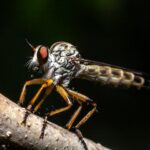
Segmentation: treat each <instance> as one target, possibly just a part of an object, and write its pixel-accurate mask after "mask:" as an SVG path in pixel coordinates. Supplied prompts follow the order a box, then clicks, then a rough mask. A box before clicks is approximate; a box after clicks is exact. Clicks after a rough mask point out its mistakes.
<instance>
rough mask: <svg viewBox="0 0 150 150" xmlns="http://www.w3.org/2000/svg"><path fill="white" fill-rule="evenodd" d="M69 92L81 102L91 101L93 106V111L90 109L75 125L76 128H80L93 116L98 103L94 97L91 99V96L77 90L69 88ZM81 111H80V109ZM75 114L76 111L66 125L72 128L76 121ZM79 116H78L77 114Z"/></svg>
mask: <svg viewBox="0 0 150 150" xmlns="http://www.w3.org/2000/svg"><path fill="white" fill-rule="evenodd" d="M67 92H68V94H69V95H70V96H71V97H73V98H75V99H77V100H78V101H80V102H81V103H89V104H91V105H92V106H93V109H92V110H91V111H89V112H88V113H87V114H86V116H85V117H84V118H83V119H82V120H81V121H80V122H79V123H78V124H77V125H76V126H75V127H76V128H79V127H80V126H81V125H82V124H84V123H85V122H86V121H87V120H88V119H89V118H90V117H91V116H92V114H93V113H94V112H95V111H96V106H97V105H96V103H94V102H93V100H92V99H90V98H89V97H87V96H85V95H83V94H80V93H78V92H75V91H73V90H70V89H67ZM79 112H80V111H79ZM75 116H76V112H75V113H74V114H73V116H72V118H71V119H70V121H69V122H68V123H67V125H66V127H67V128H68V129H70V128H71V127H72V124H73V122H74V121H75ZM76 117H77V116H76Z"/></svg>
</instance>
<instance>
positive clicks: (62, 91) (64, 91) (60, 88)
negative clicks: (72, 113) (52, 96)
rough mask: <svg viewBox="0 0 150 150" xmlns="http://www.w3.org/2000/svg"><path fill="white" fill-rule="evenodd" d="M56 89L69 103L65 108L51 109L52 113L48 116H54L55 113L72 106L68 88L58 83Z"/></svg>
mask: <svg viewBox="0 0 150 150" xmlns="http://www.w3.org/2000/svg"><path fill="white" fill-rule="evenodd" d="M56 91H57V92H58V93H59V94H60V95H61V96H62V97H63V99H64V100H65V102H66V103H67V106H65V107H63V108H59V109H56V110H54V111H51V112H50V113H48V116H53V115H55V114H58V113H61V112H63V111H66V110H68V109H70V108H71V106H72V102H71V100H70V97H69V95H68V93H67V92H66V90H65V89H64V88H63V87H62V86H58V85H56Z"/></svg>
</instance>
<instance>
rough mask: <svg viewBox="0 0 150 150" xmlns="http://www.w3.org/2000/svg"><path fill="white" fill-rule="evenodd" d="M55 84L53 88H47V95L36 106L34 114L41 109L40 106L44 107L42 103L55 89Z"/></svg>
mask: <svg viewBox="0 0 150 150" xmlns="http://www.w3.org/2000/svg"><path fill="white" fill-rule="evenodd" d="M54 86H55V85H54V84H52V85H51V86H49V87H47V89H46V91H45V93H44V96H43V98H42V99H41V100H40V102H39V103H38V104H37V105H36V106H35V108H34V110H33V113H35V112H36V111H37V110H38V109H39V108H40V106H41V105H42V103H43V102H44V100H45V99H46V97H47V96H48V95H49V94H50V93H51V92H52V90H53V88H54Z"/></svg>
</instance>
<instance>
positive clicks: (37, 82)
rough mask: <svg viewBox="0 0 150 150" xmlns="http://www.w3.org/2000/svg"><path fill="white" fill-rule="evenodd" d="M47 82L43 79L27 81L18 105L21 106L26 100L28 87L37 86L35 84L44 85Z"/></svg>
mask: <svg viewBox="0 0 150 150" xmlns="http://www.w3.org/2000/svg"><path fill="white" fill-rule="evenodd" d="M44 82H45V81H44V80H43V79H41V78H40V79H33V80H30V81H26V82H25V84H24V86H23V88H22V91H21V94H20V97H19V101H18V104H19V105H21V104H22V103H23V101H24V99H25V95H26V91H27V86H30V85H35V84H43V83H44Z"/></svg>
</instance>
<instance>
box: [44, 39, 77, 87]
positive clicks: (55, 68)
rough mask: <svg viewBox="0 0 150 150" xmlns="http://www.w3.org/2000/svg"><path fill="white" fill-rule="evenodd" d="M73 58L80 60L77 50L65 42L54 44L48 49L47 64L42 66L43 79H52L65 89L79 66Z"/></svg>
mask: <svg viewBox="0 0 150 150" xmlns="http://www.w3.org/2000/svg"><path fill="white" fill-rule="evenodd" d="M75 58H80V54H79V52H78V50H77V49H76V48H75V47H74V46H73V45H71V44H70V43H67V42H57V43H54V44H53V45H52V46H51V47H50V49H49V57H48V60H47V62H46V63H45V64H44V65H43V66H42V68H43V70H44V75H43V78H44V79H53V80H54V82H56V83H57V82H59V81H60V83H61V84H62V85H63V86H64V87H67V86H68V84H69V83H70V81H71V80H72V78H74V77H75V74H76V72H77V71H78V68H79V65H78V62H77V61H74V59H75Z"/></svg>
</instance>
